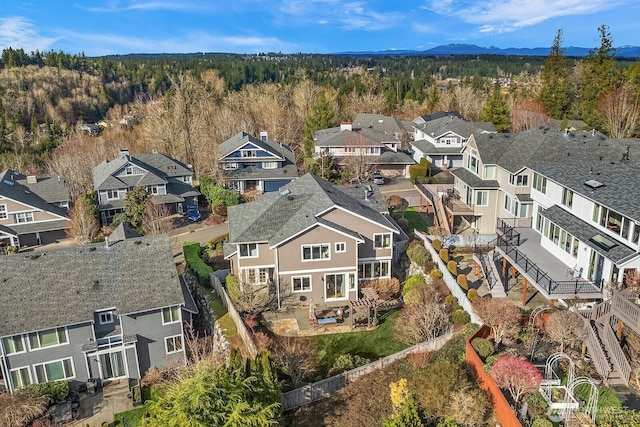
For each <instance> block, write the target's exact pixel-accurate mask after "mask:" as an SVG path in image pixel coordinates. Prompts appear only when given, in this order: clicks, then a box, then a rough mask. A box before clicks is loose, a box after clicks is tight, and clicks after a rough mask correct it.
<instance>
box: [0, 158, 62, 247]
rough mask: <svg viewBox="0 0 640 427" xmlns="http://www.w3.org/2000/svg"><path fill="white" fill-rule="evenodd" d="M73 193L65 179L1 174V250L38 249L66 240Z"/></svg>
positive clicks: (11, 173)
mask: <svg viewBox="0 0 640 427" xmlns="http://www.w3.org/2000/svg"><path fill="white" fill-rule="evenodd" d="M68 207H69V192H68V191H67V188H66V186H65V183H64V178H62V177H37V176H35V175H29V176H25V175H22V174H19V173H18V172H15V171H12V170H10V169H7V170H5V171H4V172H2V173H0V246H2V245H10V246H34V245H40V244H47V243H53V242H56V241H58V240H62V239H65V238H66V233H65V230H67V229H68V228H69V227H70V226H71V221H70V220H69V218H67V216H66V215H67V208H68Z"/></svg>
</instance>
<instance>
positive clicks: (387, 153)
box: [370, 150, 416, 165]
mask: <svg viewBox="0 0 640 427" xmlns="http://www.w3.org/2000/svg"><path fill="white" fill-rule="evenodd" d="M370 162H371V164H374V165H413V164H415V163H416V162H415V161H414V160H413V159H412V158H411V157H410V156H409V155H408V154H406V153H403V152H402V151H393V150H384V151H383V152H382V153H380V155H379V156H371V159H370Z"/></svg>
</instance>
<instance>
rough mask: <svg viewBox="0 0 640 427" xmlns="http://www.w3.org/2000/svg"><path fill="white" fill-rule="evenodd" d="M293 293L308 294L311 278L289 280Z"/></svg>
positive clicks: (298, 277) (302, 277) (300, 277)
mask: <svg viewBox="0 0 640 427" xmlns="http://www.w3.org/2000/svg"><path fill="white" fill-rule="evenodd" d="M291 283H292V284H293V292H308V291H310V290H311V276H296V277H292V278H291Z"/></svg>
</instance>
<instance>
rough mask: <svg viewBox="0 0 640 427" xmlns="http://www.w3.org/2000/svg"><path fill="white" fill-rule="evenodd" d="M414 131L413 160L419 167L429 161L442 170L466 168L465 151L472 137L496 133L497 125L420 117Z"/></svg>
mask: <svg viewBox="0 0 640 427" xmlns="http://www.w3.org/2000/svg"><path fill="white" fill-rule="evenodd" d="M413 129H414V137H413V139H414V140H413V141H412V142H411V149H412V151H413V160H415V161H416V162H418V163H419V162H420V160H421V159H423V158H425V159H427V160H428V161H429V162H430V163H431V165H432V166H433V167H435V168H439V169H448V168H453V167H460V166H462V152H461V151H462V148H463V147H464V146H465V144H466V143H467V141H468V140H469V138H470V137H471V135H473V134H483V133H496V129H495V127H494V126H493V123H489V122H470V121H467V120H464V119H463V118H461V117H459V116H458V115H453V114H452V115H450V116H444V117H439V118H435V119H431V120H428V121H425V120H424V118H423V117H422V116H420V117H418V118H417V119H416V120H414V123H413Z"/></svg>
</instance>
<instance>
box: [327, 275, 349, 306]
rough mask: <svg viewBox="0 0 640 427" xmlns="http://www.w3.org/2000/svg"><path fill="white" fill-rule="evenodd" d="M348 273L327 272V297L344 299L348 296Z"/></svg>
mask: <svg viewBox="0 0 640 427" xmlns="http://www.w3.org/2000/svg"><path fill="white" fill-rule="evenodd" d="M345 276H346V275H345V274H344V273H342V274H325V276H324V283H325V286H326V292H327V294H326V295H327V296H326V299H327V300H329V299H343V298H345V297H346V296H347V280H345V279H346V277H345Z"/></svg>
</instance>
